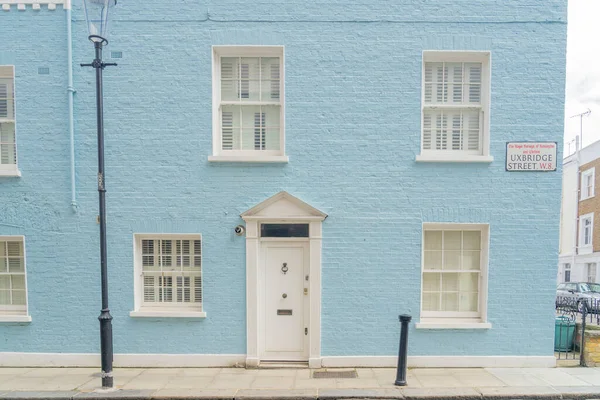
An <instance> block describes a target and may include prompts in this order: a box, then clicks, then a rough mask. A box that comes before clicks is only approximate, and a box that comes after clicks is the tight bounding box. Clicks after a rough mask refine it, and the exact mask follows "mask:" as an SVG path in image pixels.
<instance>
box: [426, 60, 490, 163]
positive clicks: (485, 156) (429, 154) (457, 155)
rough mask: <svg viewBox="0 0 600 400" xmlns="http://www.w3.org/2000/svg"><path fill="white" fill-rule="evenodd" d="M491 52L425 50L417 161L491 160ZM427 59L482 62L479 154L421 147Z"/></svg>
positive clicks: (479, 161) (482, 161)
mask: <svg viewBox="0 0 600 400" xmlns="http://www.w3.org/2000/svg"><path fill="white" fill-rule="evenodd" d="M491 57H492V56H491V52H489V51H457V50H453V51H438V50H424V51H423V57H422V62H421V122H420V125H421V137H420V152H421V154H419V155H417V156H416V158H415V161H417V162H452V163H454V162H462V163H491V162H493V161H494V157H493V156H491V155H490V109H491V107H490V93H491V76H492V70H491V65H492V63H491ZM426 62H481V63H482V71H481V73H482V83H481V109H482V110H483V118H482V121H481V123H482V125H483V129H482V133H481V149H482V154H480V155H479V154H477V155H474V154H464V153H462V152H458V151H457V152H453V151H440V150H423V113H424V111H425V108H426V107H425V63H426Z"/></svg>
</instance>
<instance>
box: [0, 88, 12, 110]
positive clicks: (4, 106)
mask: <svg viewBox="0 0 600 400" xmlns="http://www.w3.org/2000/svg"><path fill="white" fill-rule="evenodd" d="M0 118H9V116H8V83H4V82H2V79H0ZM10 118H11V119H12V115H11V117H10Z"/></svg>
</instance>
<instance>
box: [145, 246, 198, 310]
mask: <svg viewBox="0 0 600 400" xmlns="http://www.w3.org/2000/svg"><path fill="white" fill-rule="evenodd" d="M140 250H141V253H142V254H141V260H142V266H141V267H142V283H141V285H142V288H141V290H142V293H143V303H150V304H147V306H149V307H152V306H154V305H156V306H161V307H165V306H166V307H182V306H184V305H186V306H187V307H189V306H196V307H198V308H200V309H201V307H202V303H201V299H202V289H201V286H200V285H201V284H202V280H201V278H200V276H201V273H202V269H201V265H202V241H201V240H191V239H186V238H181V239H177V238H173V239H142V240H141V246H140Z"/></svg>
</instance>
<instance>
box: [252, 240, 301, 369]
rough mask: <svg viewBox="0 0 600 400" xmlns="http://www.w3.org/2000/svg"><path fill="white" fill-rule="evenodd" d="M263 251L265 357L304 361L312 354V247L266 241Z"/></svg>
mask: <svg viewBox="0 0 600 400" xmlns="http://www.w3.org/2000/svg"><path fill="white" fill-rule="evenodd" d="M262 250H263V251H262V256H263V257H262V259H263V273H262V282H263V289H262V294H263V300H264V301H263V307H262V311H263V312H262V314H263V318H262V321H263V323H262V324H261V325H262V326H263V328H264V335H262V336H263V338H264V343H263V348H262V350H263V351H262V353H263V354H262V357H261V358H262V359H263V360H304V359H306V358H307V354H308V351H307V350H308V349H307V335H306V332H305V329H307V328H308V325H307V322H308V318H307V317H306V315H305V314H306V312H307V310H308V281H307V280H306V276H307V275H308V264H309V260H308V246H307V244H306V242H295V243H294V242H264V243H263V245H262ZM305 289H306V292H305Z"/></svg>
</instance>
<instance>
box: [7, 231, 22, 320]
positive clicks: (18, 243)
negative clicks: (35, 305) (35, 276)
mask: <svg viewBox="0 0 600 400" xmlns="http://www.w3.org/2000/svg"><path fill="white" fill-rule="evenodd" d="M6 315H8V316H10V315H27V279H26V274H25V245H24V239H23V238H22V237H12V236H10V237H6V236H0V316H6Z"/></svg>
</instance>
